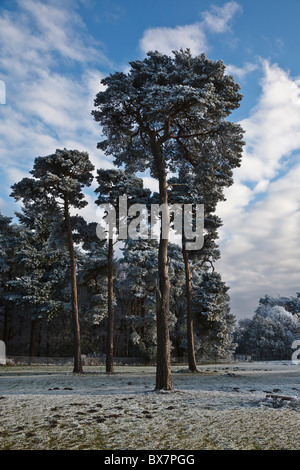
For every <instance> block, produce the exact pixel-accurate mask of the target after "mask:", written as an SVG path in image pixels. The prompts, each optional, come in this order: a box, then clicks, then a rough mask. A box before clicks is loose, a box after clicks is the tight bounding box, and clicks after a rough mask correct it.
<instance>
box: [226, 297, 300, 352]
mask: <svg viewBox="0 0 300 470" xmlns="http://www.w3.org/2000/svg"><path fill="white" fill-rule="evenodd" d="M234 336H235V341H236V343H237V349H236V352H237V353H239V354H245V355H249V356H251V357H253V358H254V359H257V360H262V359H266V360H280V359H281V360H282V359H288V360H291V358H292V354H293V351H294V348H293V343H294V341H299V340H300V292H297V294H296V296H291V297H283V296H278V297H272V296H269V295H266V296H265V297H262V298H261V299H260V301H259V305H258V307H257V309H256V311H255V314H254V316H253V317H252V318H245V319H242V320H240V321H239V323H238V325H237V327H236V330H235V333H234Z"/></svg>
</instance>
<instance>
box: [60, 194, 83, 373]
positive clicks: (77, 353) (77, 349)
mask: <svg viewBox="0 0 300 470" xmlns="http://www.w3.org/2000/svg"><path fill="white" fill-rule="evenodd" d="M64 213H65V223H66V228H67V237H68V247H69V254H70V266H71V291H72V321H73V334H74V369H73V372H76V373H82V372H83V370H82V360H81V342H80V325H79V315H78V300H77V280H76V260H75V252H74V243H73V236H72V227H71V219H70V213H69V203H68V196H67V195H66V196H65V200H64Z"/></svg>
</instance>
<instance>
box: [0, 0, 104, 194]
mask: <svg viewBox="0 0 300 470" xmlns="http://www.w3.org/2000/svg"><path fill="white" fill-rule="evenodd" d="M74 5H75V3H74V2H68V1H63V2H56V1H50V0H49V1H48V2H41V1H33V0H28V1H27V2H22V1H19V10H17V11H10V12H9V11H5V10H3V11H2V12H1V13H0V41H1V50H0V72H1V78H3V79H4V81H5V83H6V88H7V99H6V105H5V106H2V108H1V113H2V116H1V122H0V168H1V172H2V173H3V175H4V178H5V179H6V185H5V188H3V190H2V191H3V196H4V197H5V198H7V196H8V194H9V193H10V186H11V185H12V184H13V183H14V182H16V181H17V180H18V179H21V178H22V177H24V176H25V175H26V173H27V172H28V171H29V170H30V169H31V168H32V165H33V161H34V158H35V157H37V156H39V155H48V154H50V153H53V152H54V151H55V150H56V149H57V148H63V147H68V148H78V149H79V150H83V151H88V153H89V154H90V157H91V160H92V162H93V163H94V164H95V165H96V166H97V167H98V168H99V167H100V166H103V167H109V166H111V164H110V162H109V160H108V159H107V158H106V157H104V156H103V154H102V153H101V152H100V151H99V150H97V148H96V145H97V142H98V140H99V139H100V128H99V126H98V124H97V123H96V122H95V121H94V119H93V117H92V116H91V110H92V109H93V106H94V98H95V95H96V93H97V92H98V91H99V90H100V89H101V84H100V80H101V78H102V77H101V75H100V73H99V72H98V71H97V70H96V69H95V67H96V65H99V63H105V64H108V61H107V59H106V57H105V56H104V54H103V53H101V47H96V46H97V45H96V44H95V43H94V41H93V40H91V39H90V38H89V37H88V35H87V31H86V28H85V26H84V24H83V23H82V20H81V19H80V17H79V16H77V13H76V11H75V8H74ZM67 6H68V7H69V8H67ZM74 64H76V65H77V67H76V70H77V73H76V74H74V70H75V68H74V67H73V65H74ZM62 65H63V69H64V73H63V74H62V73H61V70H60V68H61V66H62ZM27 176H28V173H27ZM12 202H13V201H12Z"/></svg>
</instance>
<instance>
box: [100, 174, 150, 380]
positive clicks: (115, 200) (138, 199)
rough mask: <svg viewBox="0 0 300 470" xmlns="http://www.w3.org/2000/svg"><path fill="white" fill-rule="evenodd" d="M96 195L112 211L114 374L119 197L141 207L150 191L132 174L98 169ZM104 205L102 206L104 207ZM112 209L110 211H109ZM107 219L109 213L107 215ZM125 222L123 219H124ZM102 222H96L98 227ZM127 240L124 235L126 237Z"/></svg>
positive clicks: (109, 357) (110, 339)
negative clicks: (115, 283)
mask: <svg viewBox="0 0 300 470" xmlns="http://www.w3.org/2000/svg"><path fill="white" fill-rule="evenodd" d="M96 179H97V182H98V187H97V189H96V190H95V192H96V194H98V198H97V200H96V204H97V205H98V206H100V207H101V206H103V209H104V212H107V211H108V212H110V210H112V211H113V214H114V216H113V218H112V219H110V221H109V222H110V223H111V224H112V225H114V226H111V227H108V240H107V307H108V309H107V336H106V338H107V339H106V372H109V373H111V372H113V371H114V367H113V350H114V303H115V297H114V269H115V268H114V265H115V263H114V245H115V243H116V242H117V241H118V236H119V237H120V224H122V225H123V226H125V229H126V232H127V224H128V221H127V209H126V214H124V217H123V214H122V213H121V212H122V211H120V210H119V207H120V206H119V202H120V197H122V196H126V197H127V200H126V207H127V205H128V206H131V205H132V204H135V203H140V204H144V203H146V204H147V202H148V201H149V197H150V190H149V189H144V187H143V180H142V179H141V178H137V177H136V176H134V175H131V174H129V173H126V172H125V171H122V170H116V169H109V170H104V169H99V170H97V177H96ZM104 205H105V206H104ZM110 207H111V209H110ZM107 216H108V217H109V216H110V214H107ZM123 219H124V220H123ZM100 223H101V221H100V220H99V224H100ZM125 238H126V236H125Z"/></svg>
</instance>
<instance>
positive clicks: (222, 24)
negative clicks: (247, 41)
mask: <svg viewBox="0 0 300 470" xmlns="http://www.w3.org/2000/svg"><path fill="white" fill-rule="evenodd" d="M240 12H242V7H241V6H240V5H239V4H238V3H237V2H234V1H232V2H228V3H225V5H224V6H223V7H218V6H215V5H213V6H212V7H211V11H210V12H209V11H207V12H205V13H203V18H204V19H203V23H204V25H205V26H206V28H208V29H209V30H210V31H212V32H214V33H224V32H226V31H228V30H230V21H231V20H232V18H233V17H234V16H235V15H236V14H237V13H240Z"/></svg>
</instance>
